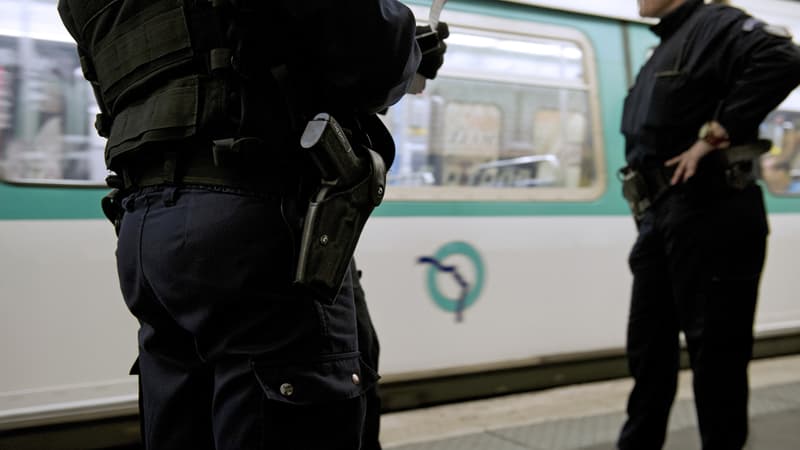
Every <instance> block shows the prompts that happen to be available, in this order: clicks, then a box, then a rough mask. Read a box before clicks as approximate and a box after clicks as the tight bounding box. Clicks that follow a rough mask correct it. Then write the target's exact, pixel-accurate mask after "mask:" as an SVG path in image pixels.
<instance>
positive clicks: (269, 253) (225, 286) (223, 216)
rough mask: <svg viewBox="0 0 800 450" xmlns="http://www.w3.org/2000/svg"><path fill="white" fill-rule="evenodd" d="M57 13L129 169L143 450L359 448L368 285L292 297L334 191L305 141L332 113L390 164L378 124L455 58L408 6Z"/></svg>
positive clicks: (375, 1)
mask: <svg viewBox="0 0 800 450" xmlns="http://www.w3.org/2000/svg"><path fill="white" fill-rule="evenodd" d="M58 9H59V13H60V15H61V18H62V20H63V22H64V24H65V26H66V27H67V29H68V30H69V31H70V33H71V34H72V36H73V37H74V38H75V40H76V41H77V43H78V52H79V56H80V58H81V65H82V68H83V71H84V75H85V76H86V78H87V79H88V80H89V81H90V82H91V83H92V85H93V87H94V89H95V93H96V97H97V100H98V105H99V107H100V109H101V111H102V114H100V115H99V116H98V121H97V128H98V132H99V133H100V134H101V135H102V136H104V137H107V138H108V142H107V146H106V164H107V166H108V167H109V169H111V170H112V171H114V172H115V173H116V174H118V175H119V180H118V181H113V179H112V183H113V184H114V187H116V188H118V190H119V191H120V193H121V196H118V197H111V198H109V200H108V201H107V202H106V206H108V210H109V211H110V213H111V215H112V218H114V219H116V220H117V221H118V225H119V240H118V248H117V266H118V272H119V277H120V284H121V288H122V293H123V296H124V298H125V301H126V303H127V305H128V307H129V309H130V310H131V312H132V313H133V314H134V315H135V316H136V318H137V319H138V321H139V324H140V329H139V359H138V364H137V366H138V367H135V369H137V370H138V372H139V373H140V389H141V392H140V410H141V420H142V431H143V439H144V445H145V447H146V448H147V449H149V450H153V449H217V450H219V449H297V450H315V449H341V450H354V449H358V448H360V439H361V432H362V427H363V421H364V411H365V392H367V391H369V390H370V389H371V388H372V387H373V385H374V384H375V381H376V374H375V372H374V370H373V369H372V368H370V367H369V366H368V365H366V364H364V363H363V361H362V360H361V358H360V355H359V348H358V344H357V331H356V311H355V308H354V302H353V290H352V286H353V283H352V279H351V274H350V273H349V271H348V272H346V274H345V277H344V278H345V279H344V282H343V283H342V288H341V290H340V291H339V294H338V295H337V296H335V298H321V297H319V296H317V295H315V294H314V293H313V291H311V290H308V289H302V288H301V287H298V285H297V284H295V283H293V281H294V280H295V277H296V274H295V266H296V265H297V260H298V255H297V253H298V247H299V245H298V243H299V241H300V239H301V236H300V234H301V233H300V231H301V229H302V223H303V217H304V214H305V211H306V208H307V207H308V204H309V197H310V196H311V195H312V192H314V190H315V189H316V188H318V186H319V178H320V173H319V171H318V170H316V169H314V168H313V166H312V164H311V162H310V158H309V156H308V152H307V151H301V150H303V149H300V148H299V145H298V142H299V135H300V133H301V132H302V130H303V126H304V125H305V122H306V121H307V120H308V119H310V118H311V117H312V116H313V115H314V114H316V113H318V112H327V113H330V114H331V115H332V116H333V117H335V118H336V119H337V120H338V121H339V122H340V123H341V124H342V126H343V127H344V128H345V131H346V132H347V136H348V138H349V140H350V141H351V142H352V143H353V144H354V145H353V146H354V147H358V148H362V147H364V148H366V147H369V148H371V149H374V150H375V151H377V152H379V153H380V156H381V157H383V160H384V161H385V164H386V166H387V167H388V165H389V164H390V163H391V160H392V157H393V152H394V147H393V145H392V143H391V139H388V140H386V137H387V135H386V134H385V130H384V129H382V128H380V127H379V126H378V121H377V119H376V118H375V117H374V115H373V113H374V112H376V111H380V110H382V109H384V108H386V107H387V106H389V105H391V104H393V103H394V102H396V101H397V100H398V99H399V98H400V97H401V96H402V95H403V94H404V93H405V92H406V91H407V90H408V87H409V85H410V83H411V80H412V76H413V75H414V73H415V72H416V71H417V70H418V68H419V67H427V68H433V69H434V72H435V69H437V68H438V65H440V64H441V52H437V51H432V52H427V53H426V54H425V55H423V54H422V52H421V51H420V47H419V45H418V44H417V42H416V40H415V20H414V17H413V15H412V13H411V12H410V10H409V9H408V8H407V7H405V6H404V5H402V4H401V3H400V2H398V1H396V0H366V1H358V2H356V1H350V0H348V1H343V2H329V1H322V0H306V1H303V0H285V1H277V0H276V1H260V0H253V1H248V0H158V1H154V0H115V1H107V0H60V1H59V5H58ZM442 51H443V50H442ZM118 206H119V208H117V207H118ZM344 257H346V258H347V260H346V261H345V264H346V263H347V262H348V261H349V255H343V258H344Z"/></svg>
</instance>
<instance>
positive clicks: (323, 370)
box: [252, 352, 378, 450]
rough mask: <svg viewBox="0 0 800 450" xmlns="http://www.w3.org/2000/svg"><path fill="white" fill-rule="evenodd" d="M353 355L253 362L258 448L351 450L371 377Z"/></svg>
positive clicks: (357, 436)
mask: <svg viewBox="0 0 800 450" xmlns="http://www.w3.org/2000/svg"><path fill="white" fill-rule="evenodd" d="M358 355H359V354H358V353H357V352H354V353H346V354H337V355H330V357H329V358H326V359H323V360H316V361H308V362H287V363H281V362H275V361H253V363H252V369H253V372H254V374H255V377H256V379H257V380H258V384H259V385H260V387H261V390H262V391H263V393H264V397H263V401H262V420H263V422H262V423H263V427H264V428H263V429H264V432H263V433H262V439H263V442H262V448H280V449H298V450H301V449H302V450H310V449H342V450H346V449H350V450H352V449H354V448H358V447H359V445H360V436H361V431H362V428H363V423H364V415H365V409H366V399H365V396H364V393H365V392H366V391H368V390H369V389H372V388H374V386H375V383H376V381H377V379H378V376H377V374H376V373H375V372H374V371H373V370H372V369H370V368H369V367H368V366H367V365H366V364H364V363H363V362H362V361H361V359H360V358H359V356H358Z"/></svg>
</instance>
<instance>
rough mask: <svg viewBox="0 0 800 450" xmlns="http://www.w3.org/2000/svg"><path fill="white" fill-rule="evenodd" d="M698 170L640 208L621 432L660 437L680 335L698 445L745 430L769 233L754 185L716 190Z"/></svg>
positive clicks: (738, 436)
mask: <svg viewBox="0 0 800 450" xmlns="http://www.w3.org/2000/svg"><path fill="white" fill-rule="evenodd" d="M710 185H713V183H712V182H710V181H709V180H708V179H707V177H706V178H704V177H703V176H701V175H700V174H698V175H696V176H695V177H694V178H692V179H690V180H689V181H688V182H687V183H685V184H684V185H681V186H678V187H674V188H672V189H671V192H670V193H669V194H668V195H667V197H666V198H664V199H663V200H662V201H661V202H659V203H657V204H656V205H655V206H654V207H653V208H651V209H650V210H649V211H648V212H646V213H645V216H644V218H643V220H642V221H641V222H640V224H639V237H638V240H637V241H636V243H635V245H634V247H633V250H632V252H631V254H630V259H629V263H630V268H631V271H632V272H633V292H632V300H631V306H630V315H629V322H628V336H627V352H628V363H629V369H630V372H631V374H632V376H633V378H634V381H635V385H634V388H633V392H632V393H631V395H630V398H629V400H628V416H629V419H628V421H627V423H625V425H624V427H623V430H622V433H621V435H620V440H619V448H620V449H625V450H631V449H632V450H651V449H660V448H662V446H663V443H664V440H665V435H666V428H667V421H668V418H669V412H670V408H671V406H672V403H673V400H674V397H675V393H676V388H677V375H678V370H679V354H680V341H679V332H680V331H682V332H683V333H684V336H685V338H686V344H687V347H688V352H689V357H690V363H691V368H692V372H693V388H694V395H695V405H696V409H697V417H698V423H699V428H700V434H701V437H702V442H703V449H704V450H721V449H725V450H732V449H741V448H742V446H743V445H744V443H745V441H746V439H747V426H748V418H747V414H748V413H747V402H748V378H747V366H748V363H749V361H750V358H751V354H752V345H753V334H752V329H753V319H754V313H755V308H756V298H757V294H758V285H759V279H760V274H761V270H762V267H763V263H764V257H765V251H766V238H767V233H768V226H767V219H766V213H765V210H764V204H763V198H762V193H761V189H760V187H758V186H757V185H752V186H750V187H748V188H746V189H745V190H743V191H737V190H734V189H719V188H717V189H714V188H713V186H712V187H710Z"/></svg>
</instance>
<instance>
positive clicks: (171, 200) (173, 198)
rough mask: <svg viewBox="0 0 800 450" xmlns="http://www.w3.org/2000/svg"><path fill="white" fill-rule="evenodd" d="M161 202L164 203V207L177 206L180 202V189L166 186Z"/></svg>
mask: <svg viewBox="0 0 800 450" xmlns="http://www.w3.org/2000/svg"><path fill="white" fill-rule="evenodd" d="M161 200H162V201H163V202H164V206H168V207H169V206H175V203H177V201H178V187H177V186H166V187H165V188H164V192H163V193H162V194H161Z"/></svg>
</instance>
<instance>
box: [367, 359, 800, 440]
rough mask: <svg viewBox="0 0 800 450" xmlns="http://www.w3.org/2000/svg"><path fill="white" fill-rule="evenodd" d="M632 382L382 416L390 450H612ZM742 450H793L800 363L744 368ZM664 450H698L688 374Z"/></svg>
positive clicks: (799, 431) (798, 433) (799, 430)
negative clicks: (746, 412) (746, 392)
mask: <svg viewBox="0 0 800 450" xmlns="http://www.w3.org/2000/svg"><path fill="white" fill-rule="evenodd" d="M631 386H632V381H631V379H630V378H624V379H619V380H613V381H606V382H598V383H588V384H582V385H574V386H568V387H563V388H556V389H549V390H545V391H538V392H532V393H525V394H517V395H510V396H505V397H497V398H492V399H488V400H479V401H472V402H464V403H458V404H453V405H445V406H436V407H431V408H424V409H416V410H412V411H403V412H396V413H389V414H384V415H383V419H382V429H381V442H382V443H383V446H384V447H385V448H386V449H392V450H574V449H580V450H612V449H614V448H615V445H614V442H615V440H616V438H617V434H618V433H619V430H620V428H621V427H622V424H623V421H624V420H625V402H626V401H627V395H628V393H629V392H630V389H631ZM750 386H751V394H750V417H751V420H750V438H749V441H748V444H747V447H746V448H747V449H749V450H791V449H798V448H800V355H795V356H788V357H780V358H770V359H764V360H756V361H753V362H752V363H751V364H750ZM664 448H665V450H700V448H701V447H700V437H699V433H698V431H697V421H696V417H695V410H694V403H693V398H692V392H691V372H689V371H683V372H681V375H680V381H679V391H678V396H677V398H676V401H675V404H674V406H673V409H672V416H671V418H670V423H669V434H668V437H667V442H666V445H665V447H664Z"/></svg>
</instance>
